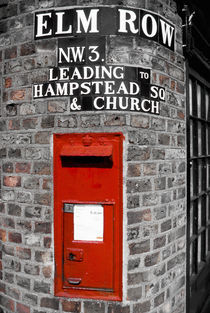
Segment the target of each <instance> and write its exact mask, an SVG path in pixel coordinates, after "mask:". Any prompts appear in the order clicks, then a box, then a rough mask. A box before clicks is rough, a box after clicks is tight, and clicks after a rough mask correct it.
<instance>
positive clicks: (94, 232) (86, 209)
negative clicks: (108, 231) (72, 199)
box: [74, 204, 104, 241]
mask: <svg viewBox="0 0 210 313" xmlns="http://www.w3.org/2000/svg"><path fill="white" fill-rule="evenodd" d="M103 236H104V208H103V206H102V205H98V204H75V206H74V240H85V241H103Z"/></svg>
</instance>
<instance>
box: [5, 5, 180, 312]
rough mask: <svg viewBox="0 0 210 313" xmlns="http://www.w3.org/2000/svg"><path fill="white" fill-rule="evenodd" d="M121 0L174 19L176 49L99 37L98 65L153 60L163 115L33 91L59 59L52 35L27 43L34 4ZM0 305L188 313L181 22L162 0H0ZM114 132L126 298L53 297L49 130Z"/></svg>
mask: <svg viewBox="0 0 210 313" xmlns="http://www.w3.org/2000/svg"><path fill="white" fill-rule="evenodd" d="M100 4H102V5H123V6H131V7H137V8H143V9H148V10H151V11H153V12H156V13H159V14H160V15H161V16H163V17H165V18H167V19H168V20H170V21H171V22H172V23H174V24H175V25H176V45H175V52H171V51H170V50H168V49H166V48H164V47H163V46H160V45H158V44H157V43H154V42H152V41H149V40H146V39H142V38H141V39H139V38H137V37H135V38H134V37H123V36H120V37H116V36H108V37H107V56H106V59H107V62H109V63H110V64H127V65H129V64H131V65H135V66H142V67H149V68H151V69H152V82H153V83H154V84H157V85H160V86H164V87H165V88H166V102H165V103H164V102H161V105H160V115H159V116H154V115H149V114H143V113H129V112H127V113H126V112H123V113H122V112H121V113H120V112H114V113H113V112H96V113H94V115H93V114H91V113H89V112H87V113H85V112H79V113H78V112H77V113H72V112H70V103H69V101H68V98H60V99H56V100H55V99H44V100H32V88H31V85H32V84H33V83H42V82H43V81H45V80H47V77H48V71H49V68H50V67H53V66H56V56H55V55H56V44H57V42H56V39H48V40H40V41H36V42H34V41H33V12H34V11H36V10H37V9H45V8H46V9H48V8H52V7H60V6H66V5H72V6H73V5H80V6H82V5H84V6H88V5H92V6H93V5H100ZM0 68H1V74H0V75H1V76H0V77H1V117H0V172H1V186H0V189H1V200H0V240H1V251H0V279H1V280H0V308H2V311H0V312H4V313H6V312H18V313H45V312H46V313H47V312H49V313H53V312H81V313H144V312H151V313H172V312H173V313H175V312H176V313H181V312H185V259H186V256H185V245H186V236H185V225H186V212H185V209H186V208H185V175H186V169H185V95H184V78H185V75H184V61H183V56H182V42H181V19H180V17H179V16H178V15H177V14H176V6H175V4H174V2H173V1H169V0H158V1H154V0H127V1H126V0H124V1H116V0H115V1H111V0H100V1H99V0H98V1H94V0H92V1H91V0H72V1H70V0H68V1H67V0H48V1H47V0H43V1H42V0H39V1H38V0H28V1H18V0H11V1H9V0H8V1H6V0H2V1H1V2H0ZM86 131H87V132H90V131H93V132H99V131H100V132H103V131H104V132H106V131H108V132H109V131H112V132H115V131H116V132H118V131H120V132H123V134H124V135H125V137H126V140H125V144H124V158H125V160H124V191H125V194H124V207H123V210H124V265H123V268H124V270H123V282H124V286H123V302H122V303H114V302H113V303H112V302H104V301H101V302H100V301H91V300H75V299H73V300H70V299H67V298H56V297H54V296H53V294H54V290H53V284H54V279H53V278H54V258H53V246H54V243H53V178H52V174H53V166H52V164H53V162H52V161H53V159H52V151H51V146H52V144H51V143H52V134H53V133H55V132H86Z"/></svg>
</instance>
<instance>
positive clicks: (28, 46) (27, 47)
mask: <svg viewBox="0 0 210 313" xmlns="http://www.w3.org/2000/svg"><path fill="white" fill-rule="evenodd" d="M34 53H35V45H34V44H33V43H31V42H29V43H24V44H23V45H21V47H20V55H21V56H24V55H31V54H34Z"/></svg>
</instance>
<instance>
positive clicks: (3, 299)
mask: <svg viewBox="0 0 210 313" xmlns="http://www.w3.org/2000/svg"><path fill="white" fill-rule="evenodd" d="M1 305H2V306H3V307H5V308H6V309H8V310H10V311H12V312H15V304H14V301H13V300H11V299H9V298H7V297H5V296H4V295H1Z"/></svg>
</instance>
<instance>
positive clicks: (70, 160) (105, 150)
mask: <svg viewBox="0 0 210 313" xmlns="http://www.w3.org/2000/svg"><path fill="white" fill-rule="evenodd" d="M112 149H113V148H112V145H107V146H82V145H81V146H79V145H78V146H71V145H68V144H66V145H64V146H63V147H62V149H61V153H60V156H61V162H62V166H63V167H101V168H111V167H112V165H113V162H112Z"/></svg>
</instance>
